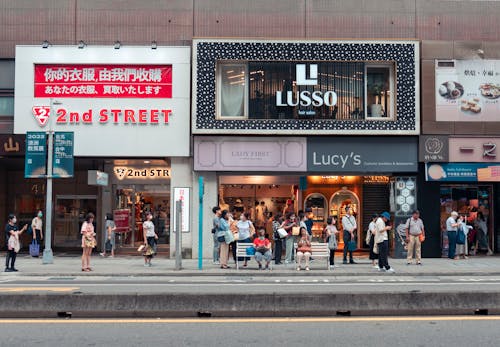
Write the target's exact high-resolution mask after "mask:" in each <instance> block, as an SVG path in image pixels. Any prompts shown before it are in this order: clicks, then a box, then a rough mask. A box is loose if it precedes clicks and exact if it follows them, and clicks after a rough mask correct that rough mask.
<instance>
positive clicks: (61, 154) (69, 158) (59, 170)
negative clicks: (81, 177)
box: [52, 132, 74, 178]
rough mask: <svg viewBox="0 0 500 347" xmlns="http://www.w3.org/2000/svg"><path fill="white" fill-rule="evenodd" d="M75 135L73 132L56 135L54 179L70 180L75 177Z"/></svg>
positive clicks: (53, 166)
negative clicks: (69, 178)
mask: <svg viewBox="0 0 500 347" xmlns="http://www.w3.org/2000/svg"><path fill="white" fill-rule="evenodd" d="M73 148H74V135H73V133H72V132H64V133H63V132H56V133H55V134H54V157H53V158H54V160H53V164H52V168H53V169H52V177H53V178H68V177H73V175H74V157H73Z"/></svg>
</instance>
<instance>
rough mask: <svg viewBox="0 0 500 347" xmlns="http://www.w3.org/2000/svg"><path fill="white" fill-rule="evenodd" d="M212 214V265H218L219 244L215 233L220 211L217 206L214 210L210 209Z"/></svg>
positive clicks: (217, 228)
mask: <svg viewBox="0 0 500 347" xmlns="http://www.w3.org/2000/svg"><path fill="white" fill-rule="evenodd" d="M212 212H213V214H214V218H213V220H212V237H213V240H214V248H213V263H214V265H219V264H220V262H219V251H220V243H219V240H218V238H217V231H218V230H219V222H220V214H221V212H222V210H221V209H220V207H219V206H215V207H214V208H212Z"/></svg>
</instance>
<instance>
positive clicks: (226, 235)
mask: <svg viewBox="0 0 500 347" xmlns="http://www.w3.org/2000/svg"><path fill="white" fill-rule="evenodd" d="M224 241H226V243H227V244H230V243H231V242H233V241H234V236H233V233H232V232H231V231H229V230H226V231H224Z"/></svg>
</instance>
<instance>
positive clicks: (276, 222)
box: [273, 212, 283, 265]
mask: <svg viewBox="0 0 500 347" xmlns="http://www.w3.org/2000/svg"><path fill="white" fill-rule="evenodd" d="M282 226H283V215H282V214H281V213H280V212H278V213H276V215H275V216H274V217H273V239H274V263H275V264H276V265H280V264H282V262H281V253H282V252H283V239H282V238H281V236H280V234H279V232H278V229H280V228H282Z"/></svg>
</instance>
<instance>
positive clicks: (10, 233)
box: [5, 213, 28, 272]
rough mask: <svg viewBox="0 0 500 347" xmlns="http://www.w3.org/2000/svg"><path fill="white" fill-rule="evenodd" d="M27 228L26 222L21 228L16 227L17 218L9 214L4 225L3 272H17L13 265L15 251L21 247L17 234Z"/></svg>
mask: <svg viewBox="0 0 500 347" xmlns="http://www.w3.org/2000/svg"><path fill="white" fill-rule="evenodd" d="M27 228H28V224H26V225H24V226H23V228H22V229H21V230H19V229H18V228H17V218H16V216H15V215H14V214H12V213H11V214H9V217H8V219H7V225H5V242H6V243H7V246H8V247H7V248H8V249H7V257H6V258H5V272H17V269H16V268H15V267H14V265H15V264H16V257H17V252H19V249H20V248H21V245H20V243H19V235H21V234H22V233H23V232H24V231H25V230H26V229H27Z"/></svg>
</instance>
